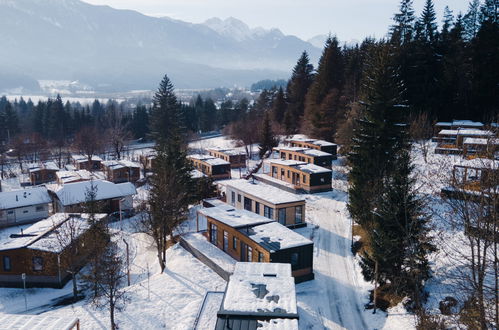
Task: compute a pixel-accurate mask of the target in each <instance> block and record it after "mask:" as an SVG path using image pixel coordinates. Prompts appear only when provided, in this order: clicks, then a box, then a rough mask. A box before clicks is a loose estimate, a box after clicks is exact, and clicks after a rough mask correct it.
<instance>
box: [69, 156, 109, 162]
mask: <svg viewBox="0 0 499 330" xmlns="http://www.w3.org/2000/svg"><path fill="white" fill-rule="evenodd" d="M71 158H72V159H73V160H74V161H75V162H77V163H83V162H86V161H88V157H87V156H84V155H71ZM92 160H93V161H99V162H101V161H102V158H100V157H99V156H92Z"/></svg>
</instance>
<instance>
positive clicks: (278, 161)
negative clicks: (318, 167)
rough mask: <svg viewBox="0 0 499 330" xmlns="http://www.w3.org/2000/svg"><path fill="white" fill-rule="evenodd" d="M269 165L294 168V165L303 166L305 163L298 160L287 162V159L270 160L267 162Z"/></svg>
mask: <svg viewBox="0 0 499 330" xmlns="http://www.w3.org/2000/svg"><path fill="white" fill-rule="evenodd" d="M269 163H271V164H278V165H285V166H296V165H305V164H307V163H306V162H301V161H298V160H288V159H271V160H270V161H269Z"/></svg>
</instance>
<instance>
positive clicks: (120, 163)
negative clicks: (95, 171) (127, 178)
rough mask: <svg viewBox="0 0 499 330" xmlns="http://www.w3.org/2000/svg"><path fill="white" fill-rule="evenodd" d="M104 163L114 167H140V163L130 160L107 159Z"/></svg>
mask: <svg viewBox="0 0 499 330" xmlns="http://www.w3.org/2000/svg"><path fill="white" fill-rule="evenodd" d="M102 165H104V166H107V167H112V168H113V169H118V168H124V167H132V168H140V165H139V164H138V163H135V162H131V161H129V160H105V161H103V162H102Z"/></svg>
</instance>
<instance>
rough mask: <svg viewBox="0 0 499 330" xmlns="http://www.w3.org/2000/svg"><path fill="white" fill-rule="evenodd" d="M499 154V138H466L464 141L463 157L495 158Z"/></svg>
mask: <svg viewBox="0 0 499 330" xmlns="http://www.w3.org/2000/svg"><path fill="white" fill-rule="evenodd" d="M498 152H499V138H491V139H483V138H470V137H469V138H465V139H464V140H463V155H464V156H472V157H475V156H478V157H486V158H491V159H493V158H495V155H496V153H498Z"/></svg>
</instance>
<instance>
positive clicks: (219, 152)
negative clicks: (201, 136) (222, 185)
mask: <svg viewBox="0 0 499 330" xmlns="http://www.w3.org/2000/svg"><path fill="white" fill-rule="evenodd" d="M207 151H208V154H209V155H210V156H213V157H216V158H220V159H223V160H225V161H228V162H229V163H230V167H231V168H239V167H246V153H245V152H244V151H240V150H237V149H225V148H209V149H207Z"/></svg>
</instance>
